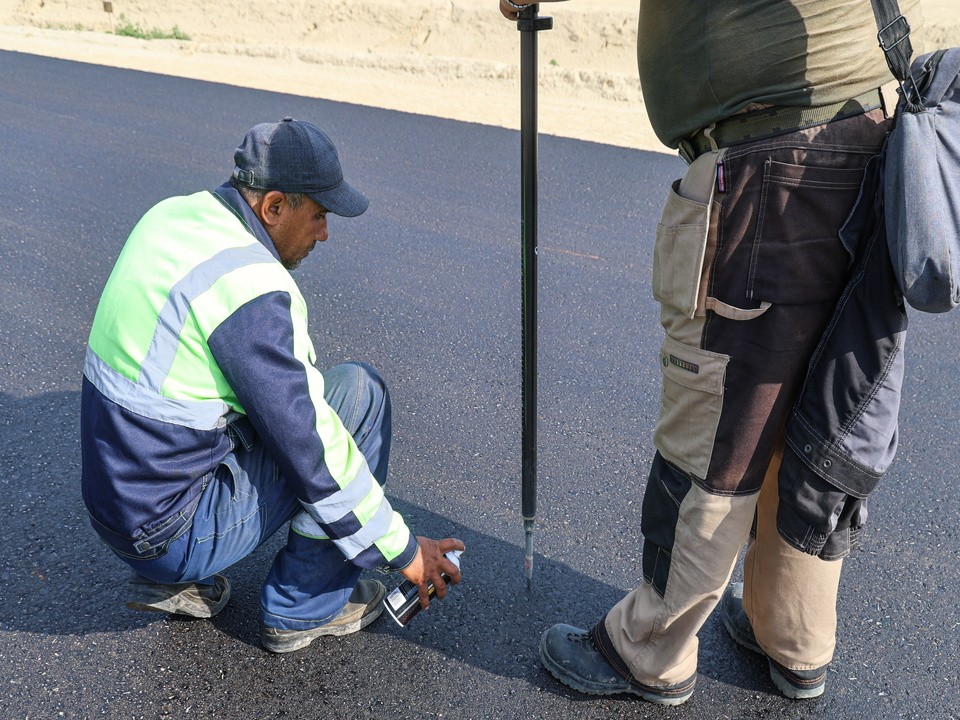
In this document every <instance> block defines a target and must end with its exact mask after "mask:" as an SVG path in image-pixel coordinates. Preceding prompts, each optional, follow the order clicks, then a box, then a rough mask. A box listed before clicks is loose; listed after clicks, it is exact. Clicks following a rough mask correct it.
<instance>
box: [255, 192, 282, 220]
mask: <svg viewBox="0 0 960 720" xmlns="http://www.w3.org/2000/svg"><path fill="white" fill-rule="evenodd" d="M286 204H287V196H286V195H284V194H283V193H282V192H280V191H279V190H271V191H270V192H268V193H267V194H266V195H264V196H263V200H261V201H260V206H259V207H258V208H257V217H259V218H260V222H262V223H263V224H264V225H265V226H268V227H272V226H274V225H276V224H277V223H278V222H280V213H281V212H282V211H283V209H284V207H285V206H286Z"/></svg>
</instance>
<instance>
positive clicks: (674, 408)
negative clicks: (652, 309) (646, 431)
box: [653, 336, 730, 480]
mask: <svg viewBox="0 0 960 720" xmlns="http://www.w3.org/2000/svg"><path fill="white" fill-rule="evenodd" d="M729 361H730V356H729V355H722V354H720V353H714V352H710V351H708V350H701V349H700V348H697V347H693V346H690V345H684V344H682V343H680V342H677V341H676V340H674V339H673V338H671V337H670V336H667V337H666V338H664V341H663V345H662V347H661V349H660V372H661V375H662V379H663V390H662V392H661V397H660V416H659V417H658V419H657V426H656V429H655V430H654V434H653V442H654V445H656V447H657V449H658V450H659V451H660V452H661V454H662V455H663V456H664V458H666V459H667V460H669V461H670V462H672V463H673V464H674V465H676V466H678V467H680V468H681V469H683V470H685V471H686V472H689V473H691V474H692V475H694V476H695V477H697V478H700V479H701V480H702V479H705V478H706V477H707V470H708V469H709V467H710V458H711V456H712V454H713V445H714V441H715V439H716V436H717V427H718V426H719V424H720V413H721V411H722V410H723V386H724V380H725V378H726V371H727V363H728V362H729Z"/></svg>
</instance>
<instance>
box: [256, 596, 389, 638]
mask: <svg viewBox="0 0 960 720" xmlns="http://www.w3.org/2000/svg"><path fill="white" fill-rule="evenodd" d="M386 594H387V589H386V588H385V587H384V586H383V583H382V582H380V581H379V580H361V581H360V582H358V583H357V586H356V587H355V588H354V589H353V592H352V593H350V599H349V600H347V604H346V605H344V607H343V610H341V611H340V614H339V615H337V616H336V617H335V618H334V619H333V620H331V621H330V622H328V623H326V624H325V625H321V626H320V627H315V628H310V629H309V630H281V629H279V628H273V627H269V626H267V625H263V624H261V625H260V643H261V644H262V645H263V647H264V648H266V649H267V650H269V651H270V652H275V653H287V652H293V651H294V650H299V649H300V648H304V647H306V646H307V645H309V644H310V643H312V642H313V639H314V638H318V637H322V636H324V635H350V634H351V633H355V632H357V631H358V630H360V629H361V628H365V627H366V626H367V625H369V624H370V623H372V622H373V621H374V620H376V619H377V618H378V617H380V613H382V612H383V597H384V595H386Z"/></svg>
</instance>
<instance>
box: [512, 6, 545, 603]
mask: <svg viewBox="0 0 960 720" xmlns="http://www.w3.org/2000/svg"><path fill="white" fill-rule="evenodd" d="M538 11H539V6H538V5H529V6H527V8H526V9H525V10H523V11H521V12H520V14H519V16H518V19H517V29H518V30H519V31H520V176H521V192H522V195H521V197H522V206H521V213H522V215H521V259H520V267H521V276H522V277H521V285H522V301H521V306H520V307H521V310H520V318H521V325H522V328H521V343H522V355H521V373H522V382H521V392H522V396H523V401H522V402H523V410H522V414H523V439H522V442H521V483H522V496H521V512H522V514H523V531H524V535H525V552H524V563H523V567H524V572H525V574H526V576H527V589H528V590H529V589H530V588H531V586H532V583H533V523H534V519H535V518H536V514H537V33H538V32H539V31H541V30H549V29H550V28H552V27H553V18H549V17H543V18H542V17H538V14H537V13H538Z"/></svg>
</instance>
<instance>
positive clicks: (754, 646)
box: [720, 583, 828, 700]
mask: <svg viewBox="0 0 960 720" xmlns="http://www.w3.org/2000/svg"><path fill="white" fill-rule="evenodd" d="M720 617H721V618H722V619H723V624H724V626H725V627H726V628H727V632H728V633H730V637H732V638H733V639H734V641H735V642H736V643H737V644H738V645H740V646H741V647H745V648H746V649H747V650H750V651H752V652H755V653H759V654H760V655H763V656H764V657H766V658H767V664H768V665H769V666H770V679H771V680H773V684H774V685H776V686H777V689H778V690H779V691H780V692H781V693H783V694H784V695H785V696H786V697H788V698H790V699H791V700H807V699H810V698H815V697H820V696H821V695H823V691H824V688H825V687H826V685H827V667H828V666H826V665H824V666H823V667H819V668H816V669H814V670H790V669H788V668H785V667H783V666H782V665H781V664H780V663H778V662H776V661H775V660H773V659H772V658H769V657H767V654H766V653H765V652H764V651H763V648H761V647H760V645H759V643H757V638H756V636H755V635H754V634H753V626H752V625H751V624H750V618H748V617H747V614H746V613H745V612H744V611H743V583H732V584H731V585H729V586H728V587H727V589H726V590H725V591H724V593H723V597H722V598H720Z"/></svg>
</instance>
